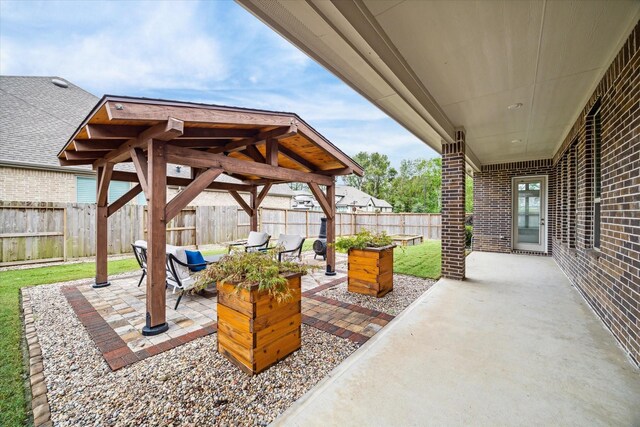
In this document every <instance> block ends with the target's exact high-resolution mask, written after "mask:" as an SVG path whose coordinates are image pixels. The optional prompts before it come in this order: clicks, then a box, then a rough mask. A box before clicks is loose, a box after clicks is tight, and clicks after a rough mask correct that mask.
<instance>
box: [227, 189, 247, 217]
mask: <svg viewBox="0 0 640 427" xmlns="http://www.w3.org/2000/svg"><path fill="white" fill-rule="evenodd" d="M249 192H251V190H249ZM229 194H231V197H233V198H234V199H235V201H236V202H238V204H239V205H240V207H241V208H242V210H244V211H245V212H246V213H247V215H249V217H252V216H253V209H252V208H251V206H250V204H247V202H245V200H244V199H243V198H242V196H241V195H240V194H239V193H238V192H237V191H229ZM249 203H251V202H249Z"/></svg>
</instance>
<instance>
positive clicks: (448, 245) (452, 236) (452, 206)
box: [442, 130, 466, 280]
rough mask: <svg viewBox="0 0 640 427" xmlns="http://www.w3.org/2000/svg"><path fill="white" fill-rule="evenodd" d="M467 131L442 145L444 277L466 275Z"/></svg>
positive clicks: (459, 278)
mask: <svg viewBox="0 0 640 427" xmlns="http://www.w3.org/2000/svg"><path fill="white" fill-rule="evenodd" d="M465 176H466V175H465V134H464V131H462V130H457V131H456V137H455V141H454V142H453V143H444V142H443V144H442V276H443V277H446V278H449V279H456V280H462V279H464V277H465V234H464V220H465V197H464V195H465Z"/></svg>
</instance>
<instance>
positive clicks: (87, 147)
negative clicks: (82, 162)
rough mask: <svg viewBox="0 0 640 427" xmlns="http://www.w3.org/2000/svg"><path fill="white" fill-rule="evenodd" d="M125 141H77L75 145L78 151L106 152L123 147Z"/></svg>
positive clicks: (74, 142)
mask: <svg viewBox="0 0 640 427" xmlns="http://www.w3.org/2000/svg"><path fill="white" fill-rule="evenodd" d="M124 142H125V141H123V140H122V139H95V140H94V139H92V140H87V139H80V140H78V139H76V140H74V141H73V145H74V147H75V148H76V151H78V152H82V151H104V150H115V149H116V148H118V147H119V146H121V145H122V144H123V143H124Z"/></svg>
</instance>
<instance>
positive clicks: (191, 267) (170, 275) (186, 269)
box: [166, 245, 222, 310]
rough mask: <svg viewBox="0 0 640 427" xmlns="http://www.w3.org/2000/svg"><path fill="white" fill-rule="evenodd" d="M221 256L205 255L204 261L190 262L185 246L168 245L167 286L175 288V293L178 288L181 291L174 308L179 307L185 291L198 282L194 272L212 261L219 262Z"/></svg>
mask: <svg viewBox="0 0 640 427" xmlns="http://www.w3.org/2000/svg"><path fill="white" fill-rule="evenodd" d="M221 257H222V255H213V256H210V257H203V258H202V260H203V261H204V262H199V263H191V264H190V263H189V262H188V261H187V253H186V251H185V249H184V248H181V247H179V246H172V245H167V259H166V262H167V286H171V287H172V288H173V293H175V292H176V290H180V291H181V292H180V295H179V296H178V300H177V301H176V305H175V307H174V308H173V309H174V310H177V309H178V305H180V301H181V300H182V296H183V295H184V293H185V291H188V290H189V289H191V288H193V286H194V285H195V284H196V280H195V278H194V277H193V273H194V272H196V271H198V270H200V269H202V268H204V267H206V266H207V265H209V264H211V263H214V262H217V261H218V260H219V259H220V258H221Z"/></svg>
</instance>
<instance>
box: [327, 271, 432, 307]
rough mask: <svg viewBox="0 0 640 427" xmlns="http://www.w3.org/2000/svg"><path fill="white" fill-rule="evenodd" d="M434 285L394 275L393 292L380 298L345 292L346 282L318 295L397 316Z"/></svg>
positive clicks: (425, 281)
mask: <svg viewBox="0 0 640 427" xmlns="http://www.w3.org/2000/svg"><path fill="white" fill-rule="evenodd" d="M434 283H436V281H435V280H431V279H421V278H419V277H414V276H407V275H404V274H394V275H393V291H391V292H389V293H388V294H387V295H385V296H384V297H382V298H376V297H371V296H368V295H361V294H356V293H353V292H349V291H347V282H344V283H341V284H339V285H337V286H334V287H333V288H330V289H325V290H324V291H321V292H318V295H321V296H323V297H327V298H333V299H337V300H338V301H343V302H348V303H349V304H356V305H360V306H362V307H366V308H368V309H371V310H377V311H381V312H383V313H387V314H391V315H393V316H397V315H398V314H400V313H401V312H402V310H404V309H405V308H407V307H408V306H409V305H410V304H411V303H412V302H414V301H415V300H416V299H418V297H419V296H420V295H422V294H423V293H424V292H426V291H427V289H429V288H430V287H431V286H432V285H433V284H434Z"/></svg>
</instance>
